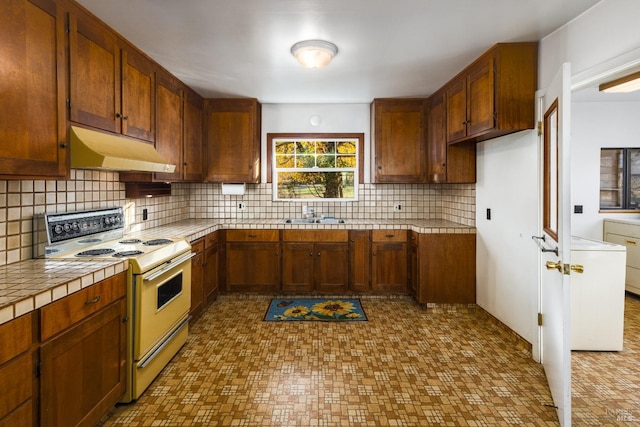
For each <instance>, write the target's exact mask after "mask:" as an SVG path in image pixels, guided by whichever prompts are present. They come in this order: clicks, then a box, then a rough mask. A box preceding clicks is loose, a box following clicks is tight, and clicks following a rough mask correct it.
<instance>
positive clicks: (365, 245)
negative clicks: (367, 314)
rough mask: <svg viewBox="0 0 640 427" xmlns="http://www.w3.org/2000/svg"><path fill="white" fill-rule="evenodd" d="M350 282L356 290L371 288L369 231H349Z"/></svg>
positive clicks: (366, 290) (351, 288) (350, 285)
mask: <svg viewBox="0 0 640 427" xmlns="http://www.w3.org/2000/svg"><path fill="white" fill-rule="evenodd" d="M349 260H350V265H349V269H350V279H351V280H350V284H349V289H350V290H352V291H356V292H369V291H370V290H371V231H369V230H351V231H349Z"/></svg>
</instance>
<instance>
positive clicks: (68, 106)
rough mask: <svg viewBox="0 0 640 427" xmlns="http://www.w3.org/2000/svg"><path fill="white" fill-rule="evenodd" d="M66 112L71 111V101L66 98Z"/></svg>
mask: <svg viewBox="0 0 640 427" xmlns="http://www.w3.org/2000/svg"><path fill="white" fill-rule="evenodd" d="M67 110H71V99H69V98H67Z"/></svg>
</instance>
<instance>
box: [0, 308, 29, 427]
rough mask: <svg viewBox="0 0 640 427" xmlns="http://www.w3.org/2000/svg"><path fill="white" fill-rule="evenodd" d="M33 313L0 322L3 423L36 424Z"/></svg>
mask: <svg viewBox="0 0 640 427" xmlns="http://www.w3.org/2000/svg"><path fill="white" fill-rule="evenodd" d="M33 342H34V336H33V316H32V314H31V313H29V314H26V315H24V316H21V317H19V318H17V319H14V320H12V321H10V322H7V323H4V324H2V325H0V343H2V344H1V345H0V384H2V387H1V388H0V426H3V427H4V426H7V427H8V426H11V427H14V426H18V427H21V426H33V425H36V422H35V420H37V415H36V414H35V413H34V408H35V406H36V405H35V403H34V402H35V401H36V396H37V393H36V390H37V382H36V381H37V379H36V377H35V361H36V353H35V352H34V351H32V343H33Z"/></svg>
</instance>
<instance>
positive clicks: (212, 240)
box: [204, 231, 218, 249]
mask: <svg viewBox="0 0 640 427" xmlns="http://www.w3.org/2000/svg"><path fill="white" fill-rule="evenodd" d="M216 243H218V232H217V231H214V232H213V233H209V234H207V235H206V236H204V247H205V249H206V248H210V247H211V246H213V245H214V244H216Z"/></svg>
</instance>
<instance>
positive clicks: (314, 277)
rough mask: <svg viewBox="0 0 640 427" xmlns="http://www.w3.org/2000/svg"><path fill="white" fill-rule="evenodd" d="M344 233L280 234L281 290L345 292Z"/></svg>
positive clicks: (346, 248) (346, 256)
mask: <svg viewBox="0 0 640 427" xmlns="http://www.w3.org/2000/svg"><path fill="white" fill-rule="evenodd" d="M348 237H349V232H348V231H347V230H284V231H283V233H282V240H283V243H282V290H283V291H286V292H313V291H315V292H344V291H346V290H348V289H349V239H348Z"/></svg>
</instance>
